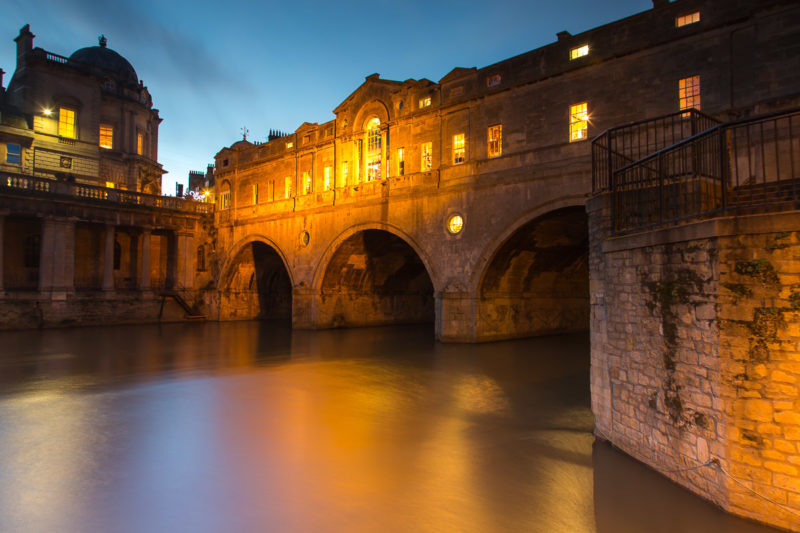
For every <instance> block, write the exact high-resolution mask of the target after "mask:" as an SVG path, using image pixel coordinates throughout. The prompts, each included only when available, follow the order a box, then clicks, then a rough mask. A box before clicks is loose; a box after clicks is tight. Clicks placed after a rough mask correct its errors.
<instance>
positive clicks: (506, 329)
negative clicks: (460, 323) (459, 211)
mask: <svg viewBox="0 0 800 533" xmlns="http://www.w3.org/2000/svg"><path fill="white" fill-rule="evenodd" d="M581 200H582V198H581ZM588 241H589V235H588V219H587V216H586V212H585V209H584V205H583V202H582V201H581V202H576V201H574V199H573V200H572V201H570V199H564V200H562V201H561V202H558V203H555V204H554V203H549V204H547V205H546V206H538V207H537V208H535V209H533V210H531V211H529V212H528V213H526V214H525V215H523V216H521V217H519V218H518V219H517V220H515V221H514V222H513V223H512V224H510V225H509V226H508V227H506V228H505V229H504V230H503V231H502V232H501V233H500V234H499V235H498V236H497V237H496V238H495V239H494V240H493V241H492V242H491V243H490V245H489V246H488V247H487V248H486V249H485V250H484V252H483V253H482V254H481V256H480V261H479V264H478V265H477V268H476V269H475V271H474V272H473V277H472V279H471V281H470V293H471V294H473V295H474V296H475V302H476V304H475V305H476V314H475V318H476V339H477V340H493V339H503V338H513V337H525V336H532V335H542V334H550V333H559V332H566V331H579V330H580V331H582V330H585V329H588V327H589V268H588V254H589V246H588Z"/></svg>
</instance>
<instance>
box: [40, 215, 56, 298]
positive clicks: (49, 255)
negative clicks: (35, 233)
mask: <svg viewBox="0 0 800 533" xmlns="http://www.w3.org/2000/svg"><path fill="white" fill-rule="evenodd" d="M55 239H56V236H55V221H54V220H53V219H51V218H46V219H43V220H42V238H41V241H40V248H39V292H50V291H51V290H52V289H53V268H54V266H53V264H54V262H55V257H54V250H53V248H54V246H55Z"/></svg>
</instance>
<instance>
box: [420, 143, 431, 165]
mask: <svg viewBox="0 0 800 533" xmlns="http://www.w3.org/2000/svg"><path fill="white" fill-rule="evenodd" d="M421 153H422V162H421V164H420V168H421V170H422V171H423V172H425V171H426V170H430V169H431V167H433V143H423V144H422V152H421Z"/></svg>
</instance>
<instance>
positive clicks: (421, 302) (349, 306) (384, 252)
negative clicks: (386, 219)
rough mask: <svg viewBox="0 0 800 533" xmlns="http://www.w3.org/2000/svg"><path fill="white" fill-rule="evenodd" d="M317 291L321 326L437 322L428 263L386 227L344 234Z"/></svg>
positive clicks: (325, 260)
mask: <svg viewBox="0 0 800 533" xmlns="http://www.w3.org/2000/svg"><path fill="white" fill-rule="evenodd" d="M412 242H413V241H412ZM315 286H316V289H317V295H318V296H317V306H316V307H317V309H316V318H317V321H316V322H317V327H321V328H330V327H359V326H377V325H384V324H400V323H426V322H430V323H431V324H433V322H434V309H435V305H434V287H435V284H434V281H433V277H432V276H431V275H430V270H429V268H428V266H427V264H426V260H425V258H424V257H423V256H422V255H421V254H420V253H419V252H418V247H416V246H413V245H412V244H411V243H410V242H409V240H406V239H404V238H403V237H400V236H398V235H397V234H396V233H395V231H392V230H390V229H389V227H387V226H385V225H381V226H378V227H376V226H362V227H358V228H351V229H350V230H348V231H347V232H345V233H344V234H342V235H340V236H339V238H337V239H336V240H335V241H334V243H332V244H331V246H330V247H329V248H328V250H327V251H326V253H325V255H324V257H323V260H322V261H321V262H320V266H319V268H318V271H317V274H316V276H315Z"/></svg>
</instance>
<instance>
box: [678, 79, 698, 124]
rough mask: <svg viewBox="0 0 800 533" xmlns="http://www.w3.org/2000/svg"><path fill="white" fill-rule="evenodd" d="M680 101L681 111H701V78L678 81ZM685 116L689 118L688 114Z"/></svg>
mask: <svg viewBox="0 0 800 533" xmlns="http://www.w3.org/2000/svg"><path fill="white" fill-rule="evenodd" d="M678 100H679V103H680V109H691V108H695V109H700V76H690V77H688V78H683V79H681V80H678ZM683 116H688V113H684V115H683Z"/></svg>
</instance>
